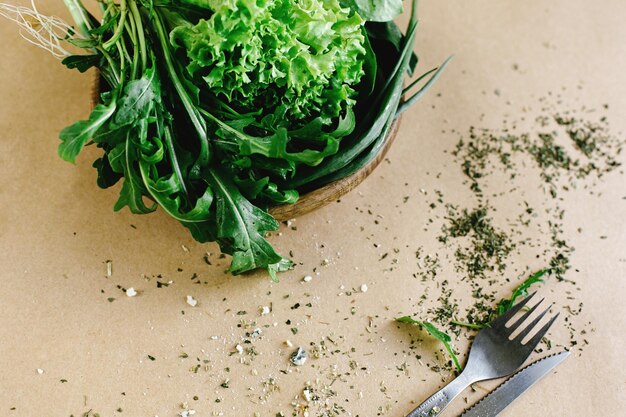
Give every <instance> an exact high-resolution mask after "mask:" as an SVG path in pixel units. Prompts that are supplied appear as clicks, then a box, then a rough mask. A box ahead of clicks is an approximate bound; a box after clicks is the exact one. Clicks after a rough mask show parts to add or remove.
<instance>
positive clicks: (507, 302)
mask: <svg viewBox="0 0 626 417" xmlns="http://www.w3.org/2000/svg"><path fill="white" fill-rule="evenodd" d="M547 273H550V268H544V269H540V270H539V271H537V272H535V273H534V274H532V275H531V276H529V277H528V278H526V279H525V280H524V282H522V283H521V284H520V285H518V286H517V287H516V288H515V289H514V290H513V292H512V293H511V297H509V298H502V299H501V300H500V301H498V303H497V304H496V306H495V308H494V309H493V310H492V311H491V312H490V313H489V315H488V316H487V318H486V319H485V321H484V322H482V323H465V322H462V321H457V320H452V321H450V323H451V324H455V325H457V326H462V327H467V328H470V329H475V330H480V329H482V328H484V327H487V326H489V323H491V322H492V321H493V320H494V319H495V318H496V317H498V316H500V315H502V314H504V313H506V312H507V311H509V310H510V309H511V308H513V306H514V305H515V300H517V299H518V298H519V297H526V296H527V295H528V290H529V289H530V287H531V286H533V285H534V284H537V283H543V282H544V281H543V280H542V279H541V278H542V277H543V276H544V275H545V274H547Z"/></svg>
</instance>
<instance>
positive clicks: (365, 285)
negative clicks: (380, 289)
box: [361, 284, 368, 292]
mask: <svg viewBox="0 0 626 417" xmlns="http://www.w3.org/2000/svg"><path fill="white" fill-rule="evenodd" d="M367 290H368V288H367V284H362V285H361V292H367Z"/></svg>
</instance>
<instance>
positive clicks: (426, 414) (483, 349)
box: [406, 293, 559, 417]
mask: <svg viewBox="0 0 626 417" xmlns="http://www.w3.org/2000/svg"><path fill="white" fill-rule="evenodd" d="M534 295H535V293H533V294H531V295H529V296H528V297H526V298H525V299H524V300H522V301H520V302H519V303H517V304H516V305H515V306H514V307H513V308H511V309H510V310H509V311H507V312H505V313H503V314H502V315H501V316H500V317H498V318H496V319H495V320H494V321H492V322H491V323H490V325H489V327H485V328H484V329H482V330H481V331H480V332H479V333H478V334H477V335H476V338H475V339H474V343H473V344H472V347H471V349H470V353H469V358H468V360H467V365H466V366H465V368H464V370H463V372H461V374H460V375H459V376H458V377H457V378H456V379H454V380H453V381H452V382H450V383H449V384H448V385H446V386H445V387H443V388H442V389H440V390H439V391H437V392H436V393H435V394H433V395H432V396H431V397H430V398H428V399H427V400H426V401H424V402H423V403H422V404H421V405H420V406H419V407H417V408H416V409H415V410H413V411H411V412H410V413H409V414H407V415H406V417H435V416H438V415H439V414H440V413H441V412H442V411H443V410H444V409H445V408H446V407H447V406H448V404H450V402H451V401H452V400H453V399H454V398H455V397H456V396H458V395H459V394H460V393H461V392H462V391H463V390H464V389H465V388H467V387H469V386H470V385H471V384H474V383H476V382H479V381H485V380H488V379H495V378H502V377H505V376H508V375H511V374H512V373H514V372H515V371H517V370H518V369H519V368H520V367H521V366H522V364H523V363H524V362H525V361H526V359H528V356H530V354H531V353H532V351H533V350H534V349H535V347H536V346H537V344H538V343H539V342H540V341H541V338H542V337H543V336H544V335H545V334H546V332H547V331H548V329H549V328H550V326H551V325H552V323H554V321H555V320H556V319H557V317H558V316H559V315H558V314H556V315H555V316H553V317H552V318H551V319H550V320H549V321H548V323H546V324H545V325H544V326H543V327H541V329H539V331H538V332H537V333H536V334H535V335H534V336H533V337H532V338H531V339H530V340H529V341H528V342H526V343H522V341H523V340H524V339H525V338H526V336H528V335H529V334H530V333H531V332H532V331H533V330H535V327H537V324H538V323H539V322H540V321H541V319H542V318H543V317H544V316H545V315H546V314H547V313H548V311H549V310H550V308H549V307H548V308H547V309H546V310H545V311H543V312H542V313H541V314H539V315H538V316H537V317H536V318H535V319H533V320H532V321H531V322H530V323H529V324H528V325H527V326H525V327H523V328H522V327H521V326H522V324H523V323H524V322H525V321H526V319H528V318H529V317H530V316H531V315H532V314H533V313H534V312H535V310H536V309H537V307H539V305H540V304H541V303H542V302H543V299H542V300H541V301H539V302H538V303H537V304H535V305H534V306H533V307H532V308H530V309H529V310H528V311H527V312H525V313H524V315H522V316H521V317H520V318H519V319H517V320H516V321H515V322H514V323H513V324H512V325H510V326H508V327H507V326H506V324H507V323H508V322H509V321H510V320H511V319H512V318H513V317H514V316H515V314H516V313H517V312H519V311H520V310H521V309H522V307H524V306H525V305H526V304H528V302H529V301H530V300H531V299H532V298H533V297H534ZM516 330H521V332H520V333H519V334H518V335H517V336H516V337H515V338H512V339H511V335H512V334H513V333H514V332H515V331H516Z"/></svg>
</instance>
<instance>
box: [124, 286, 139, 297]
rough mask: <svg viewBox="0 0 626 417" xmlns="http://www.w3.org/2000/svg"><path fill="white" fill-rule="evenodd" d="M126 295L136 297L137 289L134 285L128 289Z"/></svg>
mask: <svg viewBox="0 0 626 417" xmlns="http://www.w3.org/2000/svg"><path fill="white" fill-rule="evenodd" d="M126 295H127V296H129V297H136V296H137V290H135V289H134V288H133V287H130V288H129V289H127V290H126Z"/></svg>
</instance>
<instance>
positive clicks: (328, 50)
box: [170, 0, 397, 130]
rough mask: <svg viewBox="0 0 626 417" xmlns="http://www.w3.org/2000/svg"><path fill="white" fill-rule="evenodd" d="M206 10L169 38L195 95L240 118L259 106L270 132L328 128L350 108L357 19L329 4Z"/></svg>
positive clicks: (358, 53) (333, 0)
mask: <svg viewBox="0 0 626 417" xmlns="http://www.w3.org/2000/svg"><path fill="white" fill-rule="evenodd" d="M393 1H394V2H396V1H397V0H393ZM207 6H208V8H209V9H211V11H212V13H207V17H206V18H205V19H200V20H199V21H198V22H197V23H196V24H193V25H190V24H180V25H178V26H177V27H174V28H173V30H172V31H171V36H170V41H171V44H172V45H173V46H174V48H176V49H177V50H178V51H179V52H181V53H184V55H185V57H186V63H187V65H186V71H187V74H188V75H189V76H191V77H193V78H194V80H196V81H197V84H198V85H199V86H201V88H202V90H203V91H206V92H208V93H209V94H210V95H211V96H213V97H215V98H217V99H218V100H223V101H226V102H228V103H233V104H235V103H236V108H237V109H238V110H239V111H241V112H244V113H245V112H249V111H256V110H258V109H259V107H261V109H262V110H263V115H264V116H272V117H271V120H272V121H273V122H276V123H277V125H275V126H274V127H275V128H278V127H284V128H287V129H289V130H292V129H294V128H297V127H299V126H301V125H303V124H306V123H308V122H309V121H310V120H312V119H314V118H315V117H321V119H322V120H323V121H324V124H325V125H326V126H330V125H332V124H333V123H334V121H335V120H336V119H337V118H338V117H339V115H340V114H342V113H343V112H344V111H346V110H347V108H349V107H352V106H353V105H354V98H355V96H356V94H355V90H354V86H356V85H357V84H358V82H359V80H360V78H361V77H362V76H363V61H364V57H365V53H366V51H365V47H364V42H365V34H364V32H363V30H362V28H363V24H364V21H363V19H362V18H361V17H360V16H359V15H358V14H355V13H350V11H349V10H347V9H345V8H342V7H341V6H340V4H339V2H338V1H337V0H310V1H306V2H302V1H295V0H285V1H276V2H275V1H262V2H258V1H256V0H223V1H209V2H207Z"/></svg>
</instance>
